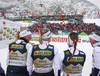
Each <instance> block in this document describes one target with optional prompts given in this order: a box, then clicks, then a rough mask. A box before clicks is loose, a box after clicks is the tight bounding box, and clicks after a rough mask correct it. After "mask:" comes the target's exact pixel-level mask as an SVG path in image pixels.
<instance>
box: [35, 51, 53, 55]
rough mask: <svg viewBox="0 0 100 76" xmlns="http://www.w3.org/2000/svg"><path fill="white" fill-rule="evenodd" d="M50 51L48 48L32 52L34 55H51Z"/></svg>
mask: <svg viewBox="0 0 100 76" xmlns="http://www.w3.org/2000/svg"><path fill="white" fill-rule="evenodd" d="M51 54H52V52H51V51H48V50H45V51H44V50H38V51H35V52H34V55H51Z"/></svg>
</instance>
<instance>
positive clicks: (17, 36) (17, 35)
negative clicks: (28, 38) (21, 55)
mask: <svg viewBox="0 0 100 76" xmlns="http://www.w3.org/2000/svg"><path fill="white" fill-rule="evenodd" d="M15 37H16V38H15V41H13V42H11V43H9V45H10V44H12V43H14V42H16V41H17V40H18V39H19V38H20V35H19V33H18V32H17V34H16V36H15Z"/></svg>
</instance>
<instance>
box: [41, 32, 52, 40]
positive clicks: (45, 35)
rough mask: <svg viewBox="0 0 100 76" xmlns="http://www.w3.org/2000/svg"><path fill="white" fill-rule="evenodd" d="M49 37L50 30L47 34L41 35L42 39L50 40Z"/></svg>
mask: <svg viewBox="0 0 100 76" xmlns="http://www.w3.org/2000/svg"><path fill="white" fill-rule="evenodd" d="M51 36H52V35H51V32H50V30H49V31H48V32H47V33H45V34H43V35H42V39H47V38H50V37H51Z"/></svg>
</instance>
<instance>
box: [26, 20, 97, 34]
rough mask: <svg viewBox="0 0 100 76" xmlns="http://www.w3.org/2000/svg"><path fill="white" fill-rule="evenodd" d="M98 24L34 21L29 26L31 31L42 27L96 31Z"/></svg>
mask: <svg viewBox="0 0 100 76" xmlns="http://www.w3.org/2000/svg"><path fill="white" fill-rule="evenodd" d="M96 27H97V25H96V24H95V23H84V22H81V23H80V24H77V23H50V22H49V23H45V24H42V23H34V24H33V25H32V26H29V27H28V28H29V29H30V30H31V31H33V32H34V31H37V32H38V31H39V30H41V29H42V28H49V29H50V30H51V31H58V30H62V31H94V30H95V28H96Z"/></svg>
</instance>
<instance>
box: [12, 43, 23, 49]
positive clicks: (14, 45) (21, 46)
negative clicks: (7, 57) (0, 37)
mask: <svg viewBox="0 0 100 76" xmlns="http://www.w3.org/2000/svg"><path fill="white" fill-rule="evenodd" d="M23 47H24V46H23V45H16V44H13V45H11V48H20V49H23Z"/></svg>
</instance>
